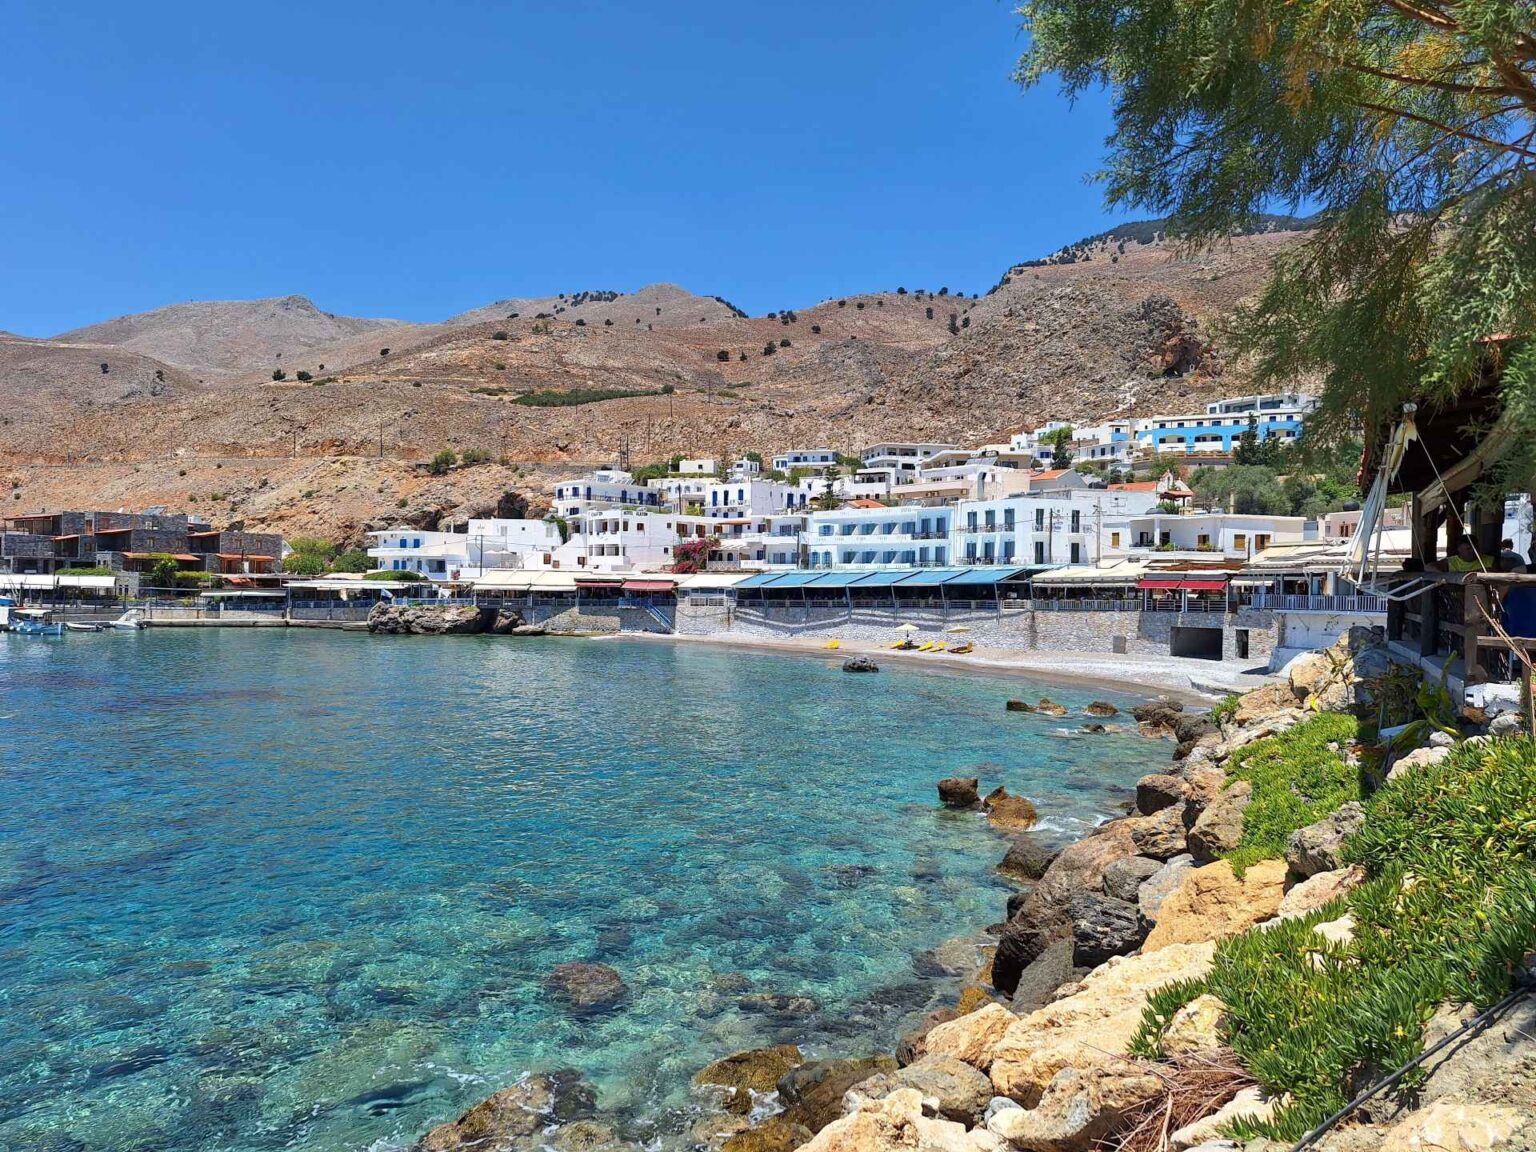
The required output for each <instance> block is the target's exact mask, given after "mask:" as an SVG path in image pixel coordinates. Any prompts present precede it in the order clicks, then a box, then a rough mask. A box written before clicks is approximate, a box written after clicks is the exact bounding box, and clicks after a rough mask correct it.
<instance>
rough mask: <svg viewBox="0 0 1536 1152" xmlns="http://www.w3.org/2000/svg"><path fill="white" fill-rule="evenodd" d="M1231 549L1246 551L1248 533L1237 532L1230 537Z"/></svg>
mask: <svg viewBox="0 0 1536 1152" xmlns="http://www.w3.org/2000/svg"><path fill="white" fill-rule="evenodd" d="M1232 550H1233V551H1234V552H1246V551H1247V550H1248V533H1246V532H1239V533H1237V534H1236V535H1235V536H1233V537H1232Z"/></svg>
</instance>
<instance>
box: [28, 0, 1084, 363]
mask: <svg viewBox="0 0 1536 1152" xmlns="http://www.w3.org/2000/svg"><path fill="white" fill-rule="evenodd" d="M0 29H3V30H4V31H3V37H4V43H5V46H6V52H5V56H6V63H5V67H4V68H3V69H0V158H3V166H4V175H3V177H0V329H4V330H7V331H12V332H21V333H25V334H27V335H51V334H54V333H57V332H60V331H63V330H66V329H68V328H72V327H76V326H78V325H82V324H87V323H92V322H94V321H97V320H102V319H106V318H108V317H110V316H114V315H119V314H122V313H125V312H136V311H143V310H145V309H148V308H153V307H157V306H159V305H162V304H170V303H175V302H178V301H183V300H192V299H225V298H250V297H259V296H275V295H286V294H289V293H301V294H304V295H307V296H309V297H310V298H312V299H313V300H314V301H315V303H316V304H318V305H319V306H320V307H321V308H324V309H327V310H329V311H333V312H340V313H347V314H352V315H377V316H393V317H400V318H403V319H410V320H436V319H441V318H443V317H445V316H447V315H450V314H452V313H454V312H457V311H462V310H464V309H467V308H471V307H474V306H477V305H480V304H484V303H488V302H490V301H492V300H495V299H499V298H503V297H508V296H535V295H545V294H552V293H555V292H559V291H579V290H582V289H609V288H611V289H617V290H621V291H623V290H629V289H634V288H638V287H640V286H642V285H644V284H647V283H652V282H655V281H674V282H677V283H680V284H683V285H685V286H686V287H688V288H690V289H692V290H693V291H695V292H700V293H704V294H716V293H718V294H720V295H723V296H725V297H726V298H728V299H730V300H732V301H733V302H735V303H736V304H738V305H740V306H741V307H743V308H745V309H747V310H748V311H749V312H752V313H753V314H759V313H762V312H765V311H769V310H773V309H780V308H786V307H804V306H807V305H809V304H813V303H815V302H816V301H818V300H822V299H825V298H827V297H830V296H837V295H842V294H848V293H852V292H857V291H873V290H877V289H893V288H895V287H897V286H898V285H904V286H906V287H908V288H914V287H925V288H930V289H934V288H938V287H941V286H947V287H949V288H950V289H951V290H952V291H983V292H984V291H985V290H986V289H987V288H988V287H990V286H991V285H992V284H993V283H994V282H995V281H996V280H997V278H998V277H999V276H1000V275H1001V274H1002V272H1003V271H1004V270H1005V268H1006V267H1007V266H1008V265H1009V264H1010V263H1012V262H1014V261H1017V260H1021V259H1027V258H1029V257H1033V256H1039V255H1043V254H1045V253H1046V252H1048V251H1050V250H1052V249H1054V248H1056V247H1059V246H1060V245H1062V244H1063V243H1066V242H1068V241H1071V240H1074V239H1077V238H1078V237H1080V236H1083V235H1087V234H1089V233H1092V232H1096V231H1099V230H1101V229H1102V228H1104V227H1105V226H1107V224H1108V223H1111V222H1112V221H1110V220H1109V219H1108V217H1107V216H1106V213H1105V211H1104V209H1103V206H1102V201H1101V197H1100V193H1099V190H1098V188H1097V187H1096V186H1092V185H1090V184H1088V183H1086V182H1085V177H1086V176H1087V175H1088V174H1089V173H1091V172H1092V171H1093V170H1094V169H1095V168H1096V167H1097V165H1098V161H1099V158H1100V155H1101V153H1102V149H1103V141H1104V138H1105V136H1106V135H1107V134H1108V132H1109V127H1110V123H1109V116H1108V109H1107V103H1106V102H1105V101H1104V100H1102V99H1094V100H1091V101H1082V102H1080V103H1079V104H1078V105H1077V106H1075V107H1072V106H1069V105H1068V104H1067V102H1066V101H1065V100H1064V99H1063V98H1062V97H1061V96H1060V95H1059V94H1058V92H1057V91H1056V90H1055V89H1054V87H1048V88H1041V89H1036V90H1033V91H1030V92H1023V91H1021V90H1020V89H1019V88H1018V87H1017V86H1016V85H1015V84H1013V82H1012V81H1011V80H1010V78H1009V73H1010V70H1011V68H1012V66H1013V63H1014V61H1015V59H1016V58H1017V56H1018V54H1019V53H1020V51H1021V50H1022V49H1023V46H1024V41H1023V39H1022V37H1021V34H1020V33H1019V31H1018V20H1017V17H1016V16H1015V15H1014V14H1013V12H1012V10H1011V7H1010V6H1009V5H1008V4H1007V3H1000V2H998V0H946V2H943V3H936V2H934V0H882V2H881V3H874V2H872V0H779V2H778V3H773V4H762V3H729V2H727V3H722V2H720V0H710V2H704V0H630V2H628V3H624V2H619V0H558V2H556V3H550V4H545V3H524V2H521V0H501V2H494V0H435V2H431V3H428V2H425V0H414V2H412V0H370V2H368V3H361V2H353V0H309V2H307V3H290V2H286V0H283V2H277V0H269V2H268V3H262V4H222V3H207V2H206V0H202V2H200V3H195V4H194V3H186V2H179V0H151V2H149V3H141V4H125V3H121V2H120V0H112V2H106V0H75V2H73V3H59V2H57V0H0Z"/></svg>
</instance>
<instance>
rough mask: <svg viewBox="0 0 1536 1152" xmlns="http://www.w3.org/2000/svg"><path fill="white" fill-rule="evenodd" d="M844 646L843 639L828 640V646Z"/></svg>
mask: <svg viewBox="0 0 1536 1152" xmlns="http://www.w3.org/2000/svg"><path fill="white" fill-rule="evenodd" d="M842 646H843V642H842V641H841V640H828V641H827V643H826V647H828V648H841V647H842Z"/></svg>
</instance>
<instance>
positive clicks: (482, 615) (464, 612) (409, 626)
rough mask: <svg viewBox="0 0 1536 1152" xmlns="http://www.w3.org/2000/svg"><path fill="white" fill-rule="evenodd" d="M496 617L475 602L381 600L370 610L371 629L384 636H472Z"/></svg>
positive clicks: (369, 627) (369, 629) (369, 623)
mask: <svg viewBox="0 0 1536 1152" xmlns="http://www.w3.org/2000/svg"><path fill="white" fill-rule="evenodd" d="M494 619H495V615H494V613H492V612H491V611H490V610H489V609H487V610H485V611H481V609H479V608H477V607H476V606H475V605H473V604H398V603H395V602H393V601H388V600H381V601H380V602H379V603H377V604H375V605H374V606H373V608H372V610H371V611H369V613H368V631H370V632H373V633H375V634H379V635H385V636H469V635H478V634H479V633H481V632H484V631H485V629H486V626H487V624H489V623H490V622H491V621H492V620H494Z"/></svg>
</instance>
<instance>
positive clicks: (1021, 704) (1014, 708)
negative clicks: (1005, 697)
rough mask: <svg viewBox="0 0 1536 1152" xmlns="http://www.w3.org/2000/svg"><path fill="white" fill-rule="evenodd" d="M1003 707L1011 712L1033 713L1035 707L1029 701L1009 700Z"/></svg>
mask: <svg viewBox="0 0 1536 1152" xmlns="http://www.w3.org/2000/svg"><path fill="white" fill-rule="evenodd" d="M1003 707H1004V708H1005V709H1006V710H1007V711H1009V712H1033V711H1035V706H1034V705H1033V704H1031V703H1030V702H1029V701H1028V700H1009V701H1008V702H1007V703H1006V704H1004V705H1003Z"/></svg>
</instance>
